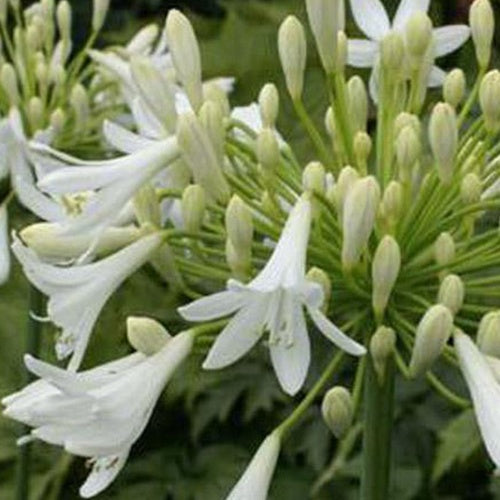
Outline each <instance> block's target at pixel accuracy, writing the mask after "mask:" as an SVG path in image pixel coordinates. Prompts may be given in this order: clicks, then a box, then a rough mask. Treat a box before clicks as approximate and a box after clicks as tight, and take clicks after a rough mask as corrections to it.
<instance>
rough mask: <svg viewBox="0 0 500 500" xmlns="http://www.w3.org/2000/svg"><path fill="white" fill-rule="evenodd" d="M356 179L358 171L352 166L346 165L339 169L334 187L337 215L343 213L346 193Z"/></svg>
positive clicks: (357, 178)
mask: <svg viewBox="0 0 500 500" xmlns="http://www.w3.org/2000/svg"><path fill="white" fill-rule="evenodd" d="M357 180H359V173H358V171H357V170H355V169H354V168H352V167H350V166H347V167H344V168H343V169H342V170H341V171H340V174H339V178H338V181H337V184H336V185H335V187H334V189H335V205H336V207H337V211H338V213H339V216H341V215H342V213H343V210H344V204H345V199H346V197H347V194H348V193H349V191H350V190H351V188H352V187H353V186H354V184H355V183H356V181H357Z"/></svg>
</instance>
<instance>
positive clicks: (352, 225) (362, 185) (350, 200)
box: [342, 176, 380, 270]
mask: <svg viewBox="0 0 500 500" xmlns="http://www.w3.org/2000/svg"><path fill="white" fill-rule="evenodd" d="M379 203H380V187H379V185H378V182H377V180H376V179H375V177H372V176H369V177H365V178H363V179H360V180H358V181H356V183H355V184H354V186H353V187H352V189H351V190H350V191H349V192H348V193H347V197H346V199H345V204H344V213H343V233H344V241H343V245H342V265H343V267H344V269H346V270H349V269H351V268H352V267H353V266H354V265H355V264H356V263H357V262H358V260H359V258H360V256H361V252H362V251H363V248H364V247H365V245H366V244H367V242H368V239H369V238H370V235H371V233H372V231H373V227H374V225H375V219H376V216H377V210H378V206H379Z"/></svg>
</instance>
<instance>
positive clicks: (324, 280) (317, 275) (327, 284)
mask: <svg viewBox="0 0 500 500" xmlns="http://www.w3.org/2000/svg"><path fill="white" fill-rule="evenodd" d="M306 279H307V281H311V282H312V283H317V284H318V285H320V286H321V288H322V290H323V305H322V306H321V309H322V311H323V313H325V314H326V312H327V311H328V305H329V304H330V298H331V296H332V282H331V280H330V278H329V277H328V274H326V272H325V271H323V269H320V268H319V267H311V269H309V271H308V273H307V275H306Z"/></svg>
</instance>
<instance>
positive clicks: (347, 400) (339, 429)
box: [321, 386, 354, 439]
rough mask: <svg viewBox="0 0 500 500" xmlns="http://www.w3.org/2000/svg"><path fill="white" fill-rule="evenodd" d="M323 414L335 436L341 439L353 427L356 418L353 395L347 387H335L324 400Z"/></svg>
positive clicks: (322, 405)
mask: <svg viewBox="0 0 500 500" xmlns="http://www.w3.org/2000/svg"><path fill="white" fill-rule="evenodd" d="M321 413H322V415H323V420H324V421H325V423H326V425H327V426H328V428H329V429H330V430H331V431H332V433H333V435H334V436H335V437H336V438H337V439H341V438H342V437H344V436H345V435H346V433H347V431H348V430H349V428H350V427H351V425H352V421H353V418H354V404H353V401H352V397H351V393H350V392H349V391H348V390H347V389H346V388H345V387H341V386H337V387H333V388H332V389H330V390H329V391H328V392H327V393H326V394H325V397H324V398H323V402H322V404H321Z"/></svg>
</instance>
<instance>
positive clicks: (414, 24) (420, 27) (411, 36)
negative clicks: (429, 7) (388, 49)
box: [405, 12, 433, 60]
mask: <svg viewBox="0 0 500 500" xmlns="http://www.w3.org/2000/svg"><path fill="white" fill-rule="evenodd" d="M405 34H406V48H407V50H408V53H409V55H410V56H411V57H412V58H414V59H417V60H420V59H422V58H423V57H424V55H425V53H426V52H427V49H428V48H429V45H430V44H431V42H432V38H433V36H432V21H431V20H430V19H429V16H428V15H427V14H426V13H425V12H416V13H415V14H413V15H412V16H411V18H410V20H409V21H408V24H407V25H406V33H405Z"/></svg>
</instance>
